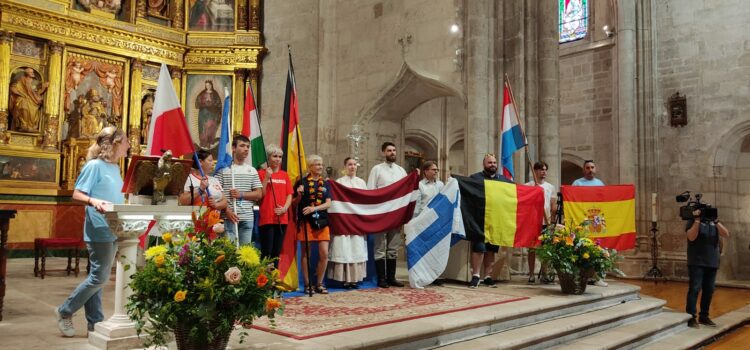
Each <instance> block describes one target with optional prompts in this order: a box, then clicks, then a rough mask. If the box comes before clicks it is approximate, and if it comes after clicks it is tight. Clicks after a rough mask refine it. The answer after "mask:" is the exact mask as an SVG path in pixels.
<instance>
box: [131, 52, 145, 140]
mask: <svg viewBox="0 0 750 350" xmlns="http://www.w3.org/2000/svg"><path fill="white" fill-rule="evenodd" d="M142 80H143V61H141V60H139V59H137V58H134V59H132V61H131V65H130V113H129V114H130V117H129V118H128V129H129V134H130V136H129V137H130V146H131V148H130V152H131V153H132V154H141V146H140V139H141V85H142V83H141V82H142Z"/></svg>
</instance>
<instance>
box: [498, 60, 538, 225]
mask: <svg viewBox="0 0 750 350" xmlns="http://www.w3.org/2000/svg"><path fill="white" fill-rule="evenodd" d="M504 80H505V81H504V84H505V85H506V86H507V88H508V94H509V95H510V100H511V104H512V105H513V110H514V111H515V112H516V122H518V129H519V130H521V136H523V139H524V140H526V141H528V139H527V138H526V133H525V132H524V131H523V126H522V124H521V119H520V117H521V115H520V114H518V105H517V104H516V97H515V96H513V89H511V87H510V80H509V79H508V74H505V79H504ZM500 122H501V125H500V129H501V130H502V121H500ZM523 150H524V152H526V164H528V166H529V170H530V171H531V176H532V177H533V178H534V184H537V185H539V178H538V177H537V176H536V173H535V172H534V165H533V164H532V163H531V155H530V154H529V146H528V144H527V145H526V147H524V148H523ZM544 223H545V225H549V218H548V217H547V214H545V215H544Z"/></svg>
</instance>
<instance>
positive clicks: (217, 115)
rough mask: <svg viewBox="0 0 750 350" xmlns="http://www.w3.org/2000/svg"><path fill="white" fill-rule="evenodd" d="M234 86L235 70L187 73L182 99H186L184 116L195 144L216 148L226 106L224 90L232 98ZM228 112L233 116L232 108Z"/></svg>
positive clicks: (211, 149)
mask: <svg viewBox="0 0 750 350" xmlns="http://www.w3.org/2000/svg"><path fill="white" fill-rule="evenodd" d="M233 86H234V75H233V74H232V73H196V74H193V73H188V76H187V80H186V83H185V88H183V91H184V92H185V93H184V96H183V98H182V100H183V101H185V102H184V109H185V117H186V118H187V120H188V128H189V129H190V136H191V137H192V139H193V143H194V144H195V146H196V147H199V148H201V149H205V150H208V151H213V150H214V149H215V148H216V146H217V145H218V143H219V136H220V135H221V134H220V133H221V122H222V121H221V119H222V118H221V116H222V112H223V109H224V97H225V96H224V94H225V91H224V90H225V88H226V89H227V91H228V92H229V96H230V99H231V98H232V87H233ZM231 105H232V106H233V105H234V103H232V104H231ZM230 108H231V106H230ZM229 113H230V116H231V115H232V114H231V109H230V111H229Z"/></svg>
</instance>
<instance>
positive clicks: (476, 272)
mask: <svg viewBox="0 0 750 350" xmlns="http://www.w3.org/2000/svg"><path fill="white" fill-rule="evenodd" d="M482 166H483V167H484V170H482V171H480V172H478V173H476V174H472V175H471V176H470V177H471V178H472V179H475V180H480V181H481V180H495V181H504V182H507V183H512V182H511V181H508V179H506V178H505V177H504V176H502V175H501V174H499V173H498V172H497V157H495V155H494V154H492V153H487V154H485V155H484V159H483V160H482ZM478 236H480V237H484V232H482V233H481V234H479V235H478ZM499 250H500V247H499V246H496V245H494V244H490V243H487V242H485V241H484V238H482V240H478V241H472V242H471V282H470V283H469V288H476V287H478V286H479V282H480V276H481V275H480V273H481V266H480V265H484V276H485V277H484V280H481V281H482V283H484V284H485V285H486V286H488V287H491V288H496V287H497V285H496V284H495V281H494V280H493V279H492V268H493V264H494V263H495V253H497V252H498V251H499Z"/></svg>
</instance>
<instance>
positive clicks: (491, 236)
mask: <svg viewBox="0 0 750 350" xmlns="http://www.w3.org/2000/svg"><path fill="white" fill-rule="evenodd" d="M453 177H455V178H456V179H458V186H459V189H460V191H461V216H462V217H463V219H464V228H465V229H466V239H468V240H470V241H484V242H486V243H490V244H494V245H499V246H503V247H534V246H536V244H537V243H538V240H537V237H539V234H540V233H541V231H542V220H543V217H544V191H543V190H542V188H541V187H538V186H524V185H516V184H514V183H509V182H503V181H495V180H476V179H472V178H468V177H463V176H456V175H453Z"/></svg>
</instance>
